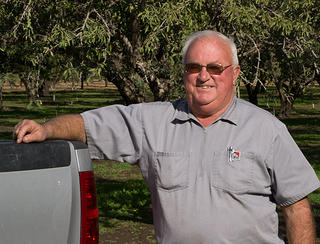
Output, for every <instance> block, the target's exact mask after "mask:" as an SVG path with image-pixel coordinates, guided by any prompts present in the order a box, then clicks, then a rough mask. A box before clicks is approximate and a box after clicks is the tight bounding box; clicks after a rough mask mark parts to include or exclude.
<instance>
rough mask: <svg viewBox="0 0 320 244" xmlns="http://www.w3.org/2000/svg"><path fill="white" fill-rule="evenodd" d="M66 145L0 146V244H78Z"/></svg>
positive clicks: (72, 159) (75, 179)
mask: <svg viewBox="0 0 320 244" xmlns="http://www.w3.org/2000/svg"><path fill="white" fill-rule="evenodd" d="M76 158H77V157H76V154H75V151H73V146H72V144H71V143H69V142H66V141H47V142H43V143H30V144H16V143H15V142H13V141H2V142H0V196H1V197H0V237H1V243H30V244H31V243H32V244H37V243H59V244H63V243H79V242H80V237H79V236H80V200H79V199H80V189H79V175H78V168H77V163H76Z"/></svg>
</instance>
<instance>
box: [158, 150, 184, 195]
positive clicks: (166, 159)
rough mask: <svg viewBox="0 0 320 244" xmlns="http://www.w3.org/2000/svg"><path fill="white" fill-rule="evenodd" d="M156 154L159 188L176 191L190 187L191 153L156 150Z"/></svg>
mask: <svg viewBox="0 0 320 244" xmlns="http://www.w3.org/2000/svg"><path fill="white" fill-rule="evenodd" d="M154 156H155V159H154V169H155V174H156V185H157V187H158V189H160V190H164V191H176V190H181V189H184V188H186V187H188V178H189V177H188V176H189V175H188V171H189V162H190V155H189V153H183V152H156V153H155V154H154Z"/></svg>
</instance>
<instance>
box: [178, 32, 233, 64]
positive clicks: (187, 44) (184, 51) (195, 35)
mask: <svg viewBox="0 0 320 244" xmlns="http://www.w3.org/2000/svg"><path fill="white" fill-rule="evenodd" d="M210 35H215V36H218V37H219V38H221V39H222V40H225V41H227V44H228V45H229V48H230V51H231V55H232V57H231V58H232V64H233V65H238V64H239V61H238V54H237V47H236V45H235V43H234V41H233V39H232V38H229V37H227V36H225V35H223V34H222V33H220V32H217V31H211V30H204V31H198V32H195V33H193V34H191V35H190V36H188V37H187V38H186V40H185V42H184V45H183V48H182V64H185V58H186V55H187V52H188V49H189V47H190V45H191V44H192V43H193V42H194V41H195V40H197V39H199V38H200V37H203V36H210Z"/></svg>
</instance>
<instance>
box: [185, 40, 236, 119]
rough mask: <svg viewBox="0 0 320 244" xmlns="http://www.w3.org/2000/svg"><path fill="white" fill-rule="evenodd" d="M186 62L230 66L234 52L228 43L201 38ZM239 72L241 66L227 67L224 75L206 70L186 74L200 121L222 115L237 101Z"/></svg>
mask: <svg viewBox="0 0 320 244" xmlns="http://www.w3.org/2000/svg"><path fill="white" fill-rule="evenodd" d="M185 63H186V64H188V63H198V64H201V65H204V66H206V65H207V64H211V63H216V64H220V65H223V66H228V65H231V64H232V57H231V51H230V48H229V46H228V44H227V43H226V41H224V40H222V39H221V38H219V37H217V36H204V37H200V38H199V39H197V40H195V41H194V42H193V43H192V44H191V45H190V47H189V49H188V52H187V54H186V57H185ZM239 72H240V68H239V66H237V65H236V66H230V67H228V68H226V69H225V70H224V71H223V72H222V73H221V74H220V75H211V74H209V73H208V72H207V70H206V67H202V69H201V71H200V72H199V73H189V72H185V73H184V76H183V80H184V86H185V90H186V98H187V100H188V105H189V108H190V109H191V111H192V113H193V114H194V115H195V116H196V117H198V118H205V117H207V116H212V115H214V114H218V115H220V114H222V113H223V112H224V111H225V110H226V108H227V107H228V106H229V104H230V103H231V101H232V99H233V96H234V86H235V85H236V79H237V77H238V75H239Z"/></svg>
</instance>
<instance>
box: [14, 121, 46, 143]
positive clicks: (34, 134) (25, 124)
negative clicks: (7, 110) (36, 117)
mask: <svg viewBox="0 0 320 244" xmlns="http://www.w3.org/2000/svg"><path fill="white" fill-rule="evenodd" d="M13 137H14V139H16V141H17V143H21V142H24V143H29V142H40V141H44V140H45V139H46V138H47V134H46V130H45V126H44V125H41V124H38V123H37V122H35V121H33V120H28V119H25V120H22V121H20V122H19V123H18V124H17V125H16V126H15V127H14V131H13Z"/></svg>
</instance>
